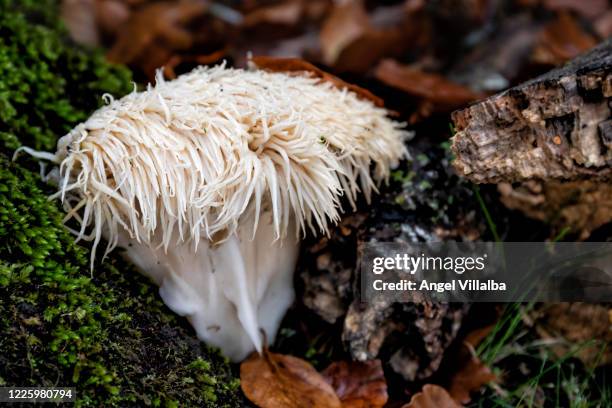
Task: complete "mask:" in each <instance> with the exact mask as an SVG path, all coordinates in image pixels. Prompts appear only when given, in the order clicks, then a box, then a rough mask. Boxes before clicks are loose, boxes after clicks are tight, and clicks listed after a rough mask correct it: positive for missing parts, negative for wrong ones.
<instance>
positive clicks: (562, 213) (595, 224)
mask: <svg viewBox="0 0 612 408" xmlns="http://www.w3.org/2000/svg"><path fill="white" fill-rule="evenodd" d="M497 188H498V190H499V192H500V200H501V202H502V203H503V204H504V205H505V206H506V207H508V208H510V209H513V210H520V211H522V212H523V213H524V214H525V215H527V216H528V217H531V218H535V219H537V220H540V221H544V222H547V223H549V224H551V225H552V226H553V227H554V229H555V230H557V232H559V231H561V230H562V229H564V228H569V232H571V233H575V234H578V239H581V240H582V239H587V238H588V237H589V236H590V235H591V232H592V231H594V230H595V229H597V228H599V227H601V226H602V225H605V224H607V223H608V222H610V221H611V220H612V183H601V182H598V181H597V180H573V181H560V180H550V181H548V182H543V181H541V180H529V181H525V182H523V183H520V184H518V185H512V184H510V183H505V182H504V183H499V184H498V185H497Z"/></svg>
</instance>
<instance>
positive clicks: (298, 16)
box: [243, 0, 330, 28]
mask: <svg viewBox="0 0 612 408" xmlns="http://www.w3.org/2000/svg"><path fill="white" fill-rule="evenodd" d="M329 5H330V1H329V0H288V1H284V2H280V3H273V4H269V5H264V6H262V7H258V8H256V9H255V10H252V11H250V12H249V13H247V14H246V15H245V16H244V21H243V27H247V28H253V27H256V26H258V25H260V24H273V25H287V26H293V25H296V24H298V23H300V21H301V20H303V19H308V20H310V19H313V20H316V19H319V18H321V16H322V15H323V14H324V13H325V12H326V10H327V8H328V7H329Z"/></svg>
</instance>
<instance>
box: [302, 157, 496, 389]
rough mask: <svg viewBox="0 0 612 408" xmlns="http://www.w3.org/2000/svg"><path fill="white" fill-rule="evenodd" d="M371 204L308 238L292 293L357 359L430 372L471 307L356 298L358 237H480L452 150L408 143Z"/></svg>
mask: <svg viewBox="0 0 612 408" xmlns="http://www.w3.org/2000/svg"><path fill="white" fill-rule="evenodd" d="M410 151H411V155H412V156H413V157H414V160H412V162H411V163H410V164H408V163H407V164H405V165H402V166H400V167H399V169H398V170H395V171H394V172H393V174H392V176H391V182H390V185H389V186H387V187H386V188H384V189H383V190H382V191H381V194H379V195H376V196H375V197H374V198H373V202H372V204H371V206H369V207H367V208H363V209H362V210H360V211H358V212H356V213H354V214H351V215H347V216H345V217H344V218H343V221H342V222H341V223H340V224H339V225H338V226H336V228H335V229H334V230H332V231H331V234H330V235H329V237H322V238H319V239H316V240H314V241H307V242H306V244H305V245H304V248H303V253H302V258H301V262H300V263H299V275H300V283H299V285H298V298H299V299H300V300H301V301H302V303H303V304H304V305H305V306H306V307H307V308H308V309H310V310H312V311H313V312H314V313H316V314H317V315H318V316H319V317H320V318H321V319H322V320H324V321H325V322H327V323H331V324H336V325H338V324H341V326H342V329H341V330H342V340H343V346H344V348H345V350H346V351H348V352H349V353H350V355H351V357H352V358H353V359H355V360H358V361H363V360H369V359H374V358H379V359H381V360H382V362H383V364H385V365H387V366H389V367H390V368H391V369H392V370H393V371H395V372H396V373H397V374H399V375H400V376H402V377H403V378H404V379H405V380H407V381H415V380H422V379H425V378H427V377H430V376H431V375H432V374H434V373H435V372H436V370H437V369H438V368H439V366H440V363H441V361H442V358H443V355H444V352H445V351H446V349H447V347H448V346H449V344H450V343H451V342H452V341H453V340H454V339H455V336H456V335H457V332H458V330H459V327H460V326H461V322H462V320H463V317H464V316H465V314H466V313H467V311H468V309H469V305H467V304H461V303H440V302H434V301H431V300H429V299H422V300H417V301H415V302H408V303H398V302H395V301H394V300H393V299H392V298H391V297H389V296H386V295H385V294H381V295H380V296H379V297H377V298H375V299H372V300H371V301H370V302H367V303H365V302H361V299H360V294H359V290H358V288H359V282H360V276H359V273H358V269H359V268H358V265H359V262H360V258H359V256H360V254H359V251H358V250H357V246H358V243H369V242H405V243H413V242H428V241H440V240H446V239H448V240H458V241H473V240H478V239H479V238H480V236H481V234H482V233H483V232H484V231H485V229H486V226H485V225H484V222H483V219H482V218H481V217H478V214H479V211H480V209H479V207H478V204H477V200H476V199H475V198H474V191H473V189H472V188H471V185H470V183H468V182H467V181H465V180H463V179H461V178H459V177H457V176H456V175H455V174H454V173H453V171H452V169H451V167H452V166H451V164H450V154H449V153H450V152H449V151H447V150H446V149H444V148H442V147H440V146H435V147H428V148H427V150H424V151H420V150H416V148H412V147H411V148H410Z"/></svg>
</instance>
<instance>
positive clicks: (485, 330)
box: [463, 324, 495, 348]
mask: <svg viewBox="0 0 612 408" xmlns="http://www.w3.org/2000/svg"><path fill="white" fill-rule="evenodd" d="M494 328H495V325H494V324H490V325H488V326H485V327H481V328H479V329H476V330H473V331H471V332H469V333H468V335H467V336H465V339H464V340H463V341H464V342H465V343H467V344H469V345H470V346H471V347H473V348H476V347H478V345H479V344H480V343H481V342H482V341H483V340H484V339H485V338H486V337H487V336H488V335H489V334H490V333H491V331H493V329H494Z"/></svg>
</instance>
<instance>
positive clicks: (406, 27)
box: [319, 0, 427, 73]
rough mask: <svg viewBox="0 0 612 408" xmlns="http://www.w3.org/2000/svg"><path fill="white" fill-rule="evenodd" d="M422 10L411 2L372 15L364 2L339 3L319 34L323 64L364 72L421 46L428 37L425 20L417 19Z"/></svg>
mask: <svg viewBox="0 0 612 408" xmlns="http://www.w3.org/2000/svg"><path fill="white" fill-rule="evenodd" d="M421 8H422V6H421ZM421 8H419V7H417V6H416V5H415V2H410V7H404V6H402V5H399V6H394V7H379V8H377V9H376V10H374V12H373V14H372V15H371V16H370V15H368V13H367V12H366V9H365V6H364V4H363V1H360V0H356V1H345V2H339V3H337V4H336V5H335V6H334V7H333V8H332V10H331V12H330V13H329V15H328V17H327V19H326V20H325V21H324V23H323V25H322V27H321V31H320V34H319V38H320V43H321V44H320V45H321V53H322V61H323V63H325V64H326V65H329V66H333V67H334V68H335V69H336V70H338V71H351V72H359V73H363V72H366V71H368V70H369V69H370V68H371V67H372V66H373V65H374V64H375V63H376V62H377V61H379V60H380V59H381V58H384V57H390V56H397V55H400V54H401V53H403V52H404V51H405V50H407V49H409V48H411V47H413V46H415V45H416V44H420V43H421V42H422V41H421V40H420V38H421V37H426V36H427V30H426V29H425V26H424V21H425V20H424V19H422V18H414V17H415V16H416V15H417V14H418V13H419V12H420V11H421ZM377 21H378V22H379V24H376V25H375V23H376V22H377Z"/></svg>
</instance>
